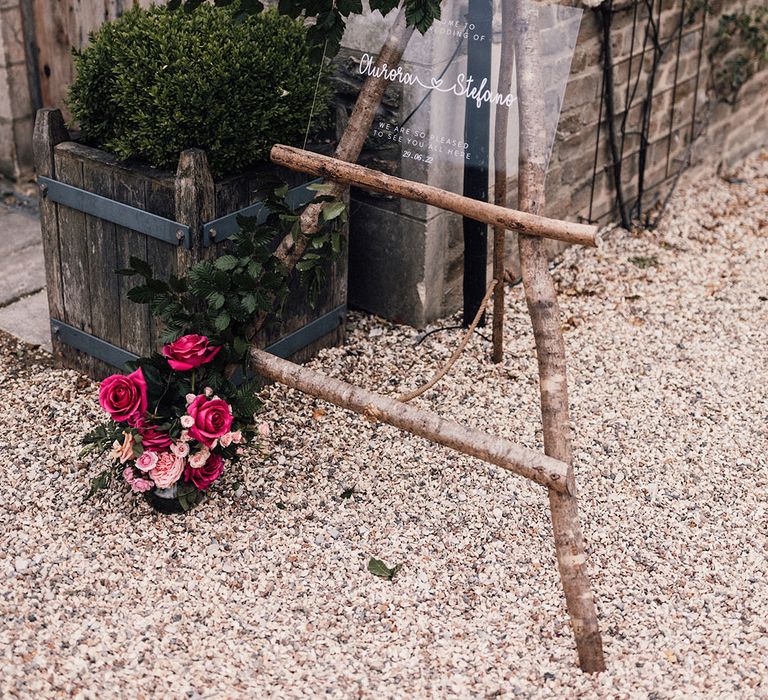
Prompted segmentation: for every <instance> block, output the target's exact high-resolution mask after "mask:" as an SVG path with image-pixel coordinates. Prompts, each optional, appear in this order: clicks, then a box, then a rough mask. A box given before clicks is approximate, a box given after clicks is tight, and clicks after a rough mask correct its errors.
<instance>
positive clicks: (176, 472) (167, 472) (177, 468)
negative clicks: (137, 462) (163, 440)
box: [149, 452, 184, 489]
mask: <svg viewBox="0 0 768 700" xmlns="http://www.w3.org/2000/svg"><path fill="white" fill-rule="evenodd" d="M183 471H184V460H183V459H181V458H180V457H177V456H176V455H174V454H171V453H170V452H163V453H161V454H160V455H159V456H158V458H157V465H156V466H155V468H154V469H153V470H152V471H151V472H149V475H150V476H151V477H152V481H154V482H155V485H156V486H157V488H159V489H167V488H168V487H169V486H173V485H174V484H175V483H176V482H177V481H178V480H179V477H180V476H181V473H182V472H183Z"/></svg>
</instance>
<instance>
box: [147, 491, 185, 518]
mask: <svg viewBox="0 0 768 700" xmlns="http://www.w3.org/2000/svg"><path fill="white" fill-rule="evenodd" d="M144 497H145V498H146V499H147V502H148V503H149V505H151V506H152V508H154V509H155V510H156V511H157V512H158V513H163V514H164V515H170V514H172V513H184V512H186V511H185V510H184V508H183V507H182V505H181V501H179V496H178V487H177V486H176V484H174V485H173V486H170V487H169V488H167V489H158V488H154V489H152V490H150V491H147V492H146V493H145V494H144Z"/></svg>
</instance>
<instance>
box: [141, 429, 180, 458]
mask: <svg viewBox="0 0 768 700" xmlns="http://www.w3.org/2000/svg"><path fill="white" fill-rule="evenodd" d="M139 434H140V435H141V446H142V447H143V448H144V449H145V450H153V451H154V452H162V451H164V450H167V449H168V448H169V447H170V446H171V443H172V442H173V440H172V439H171V436H170V435H168V433H162V432H160V431H159V430H158V429H157V428H155V427H153V426H151V425H148V426H145V427H140V428H139Z"/></svg>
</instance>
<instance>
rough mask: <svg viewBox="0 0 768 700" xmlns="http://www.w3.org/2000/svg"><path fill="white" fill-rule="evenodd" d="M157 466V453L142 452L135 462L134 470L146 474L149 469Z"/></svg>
mask: <svg viewBox="0 0 768 700" xmlns="http://www.w3.org/2000/svg"><path fill="white" fill-rule="evenodd" d="M155 466H157V452H150V451H149V450H144V452H143V453H142V455H141V457H139V458H138V459H137V460H136V468H137V469H139V470H141V471H143V472H148V471H149V470H150V469H154V468H155Z"/></svg>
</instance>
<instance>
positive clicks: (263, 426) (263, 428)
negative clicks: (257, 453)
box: [259, 423, 269, 438]
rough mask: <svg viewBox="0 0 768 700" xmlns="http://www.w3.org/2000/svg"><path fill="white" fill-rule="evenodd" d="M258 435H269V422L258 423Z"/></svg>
mask: <svg viewBox="0 0 768 700" xmlns="http://www.w3.org/2000/svg"><path fill="white" fill-rule="evenodd" d="M259 435H261V437H263V438H268V437H269V424H268V423H259Z"/></svg>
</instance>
